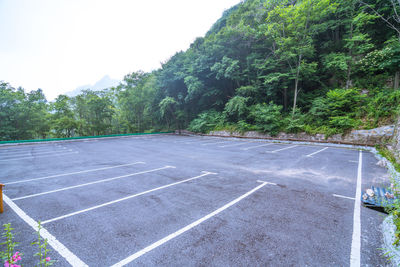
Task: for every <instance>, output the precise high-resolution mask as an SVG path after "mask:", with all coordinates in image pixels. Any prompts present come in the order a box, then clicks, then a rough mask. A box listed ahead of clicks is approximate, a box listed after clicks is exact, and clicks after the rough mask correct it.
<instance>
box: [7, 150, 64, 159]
mask: <svg viewBox="0 0 400 267" xmlns="http://www.w3.org/2000/svg"><path fill="white" fill-rule="evenodd" d="M60 152H61V153H64V152H66V150H59V151H55V150H52V151H45V152H42V151H40V152H36V151H31V152H24V153H25V154H22V153H18V154H11V155H10V154H8V153H7V154H5V155H4V156H5V158H7V157H20V156H30V157H32V156H36V155H45V154H51V153H60ZM68 152H72V149H69V150H68ZM1 156H3V155H0V157H1ZM7 159H8V158H7Z"/></svg>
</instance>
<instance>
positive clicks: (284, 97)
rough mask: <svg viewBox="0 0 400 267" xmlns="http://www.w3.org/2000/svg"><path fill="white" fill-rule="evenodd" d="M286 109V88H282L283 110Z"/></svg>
mask: <svg viewBox="0 0 400 267" xmlns="http://www.w3.org/2000/svg"><path fill="white" fill-rule="evenodd" d="M287 109H288V101H287V88H286V87H284V88H283V110H284V111H287Z"/></svg>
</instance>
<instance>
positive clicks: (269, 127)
mask: <svg viewBox="0 0 400 267" xmlns="http://www.w3.org/2000/svg"><path fill="white" fill-rule="evenodd" d="M281 110H282V106H279V105H275V104H274V103H273V102H270V103H269V104H265V103H263V104H257V105H253V106H251V107H250V114H249V118H250V119H251V120H253V121H254V122H255V125H256V127H257V128H258V129H259V130H261V131H263V132H266V133H270V134H271V135H276V134H278V132H279V130H280V129H281V128H282V126H283V121H282V115H281Z"/></svg>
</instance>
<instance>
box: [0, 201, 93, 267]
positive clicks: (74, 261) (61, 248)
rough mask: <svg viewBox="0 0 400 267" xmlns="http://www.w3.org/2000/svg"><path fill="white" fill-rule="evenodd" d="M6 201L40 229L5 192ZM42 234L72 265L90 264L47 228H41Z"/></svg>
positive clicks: (36, 229) (16, 211) (31, 224)
mask: <svg viewBox="0 0 400 267" xmlns="http://www.w3.org/2000/svg"><path fill="white" fill-rule="evenodd" d="M3 199H4V202H5V203H6V204H7V205H8V206H9V207H10V208H11V209H12V210H13V211H14V212H15V213H16V214H17V215H18V216H19V217H20V218H21V219H22V220H23V221H24V222H25V223H27V224H28V225H29V226H30V227H32V228H33V229H34V230H35V231H38V229H39V225H38V223H37V222H36V221H35V220H33V219H32V218H31V217H30V216H28V215H27V214H26V213H25V212H24V211H23V210H22V209H20V208H19V207H18V206H17V205H16V204H15V203H14V202H13V201H12V200H11V199H9V198H8V197H7V196H6V195H5V194H3ZM40 235H41V237H42V238H43V239H47V242H48V243H49V244H50V246H52V247H53V249H54V250H55V251H57V252H58V254H60V255H61V256H62V257H63V258H64V259H66V260H67V262H69V264H71V265H72V266H80V267H84V266H88V265H87V264H86V263H84V262H83V261H82V260H81V259H79V258H78V257H77V256H76V255H75V254H74V253H72V252H71V251H70V250H69V249H68V248H67V247H65V246H64V245H63V244H62V243H61V242H60V241H58V240H57V239H56V238H55V237H54V236H53V235H52V234H50V233H49V232H48V231H47V230H46V229H45V228H43V227H42V228H41V230H40Z"/></svg>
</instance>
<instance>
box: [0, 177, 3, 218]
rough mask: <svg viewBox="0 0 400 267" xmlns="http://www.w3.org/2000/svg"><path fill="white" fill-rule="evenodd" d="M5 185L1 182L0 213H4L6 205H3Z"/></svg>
mask: <svg viewBox="0 0 400 267" xmlns="http://www.w3.org/2000/svg"><path fill="white" fill-rule="evenodd" d="M3 186H4V184H0V213H3V211H4V207H3Z"/></svg>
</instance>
